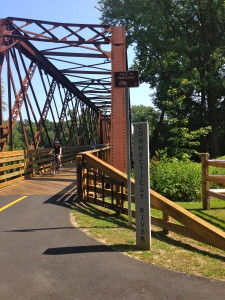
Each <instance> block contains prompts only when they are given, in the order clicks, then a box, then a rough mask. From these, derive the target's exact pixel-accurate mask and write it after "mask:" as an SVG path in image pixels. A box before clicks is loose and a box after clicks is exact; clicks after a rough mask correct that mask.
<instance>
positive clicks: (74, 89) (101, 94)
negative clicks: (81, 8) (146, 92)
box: [0, 17, 126, 170]
mask: <svg viewBox="0 0 225 300" xmlns="http://www.w3.org/2000/svg"><path fill="white" fill-rule="evenodd" d="M46 45H47V46H48V48H47V49H45V48H43V47H44V46H46ZM4 65H5V66H4ZM125 70H126V40H125V28H124V27H120V26H119V27H111V26H109V25H91V24H71V23H59V22H50V21H41V20H31V19H23V18H13V17H8V18H6V19H1V20H0V78H1V79H0V80H1V84H3V83H4V87H5V88H4V92H3V93H2V91H1V93H0V150H2V151H4V150H5V149H6V146H7V145H8V147H9V148H10V149H13V134H12V133H13V128H14V126H15V125H16V122H18V119H19V118H20V123H21V128H22V129H23V135H24V139H25V141H26V145H27V147H29V148H37V147H38V146H40V145H42V146H47V145H50V144H51V142H52V138H53V137H50V136H49V134H48V129H47V128H46V122H47V117H48V118H50V119H51V120H52V122H53V123H54V131H55V136H54V138H55V137H57V138H59V139H60V140H61V141H62V143H63V144H67V145H69V144H74V143H80V142H82V143H88V142H89V140H90V139H91V138H92V137H94V138H95V139H96V141H97V142H98V143H111V144H112V163H113V164H114V165H115V166H116V167H118V165H120V166H119V169H121V170H125V163H123V164H122V161H121V160H118V158H117V157H122V158H123V160H124V159H125V156H126V149H125V147H126V142H125V139H126V138H125V132H124V131H125V118H126V117H125V116H126V114H125V95H124V91H123V90H121V89H116V88H115V87H114V79H113V74H114V72H115V71H125ZM3 94H4V99H6V98H7V103H6V109H7V111H8V112H7V114H8V120H5V121H4V120H3V113H2V107H3ZM5 102H6V101H5ZM25 123H26V124H25ZM111 124H113V126H112V128H111ZM25 125H26V126H25ZM28 127H29V128H30V132H31V134H30V133H28V132H27V131H28V130H27V128H28ZM82 139H83V141H82ZM121 153H122V156H121ZM121 164H122V165H121Z"/></svg>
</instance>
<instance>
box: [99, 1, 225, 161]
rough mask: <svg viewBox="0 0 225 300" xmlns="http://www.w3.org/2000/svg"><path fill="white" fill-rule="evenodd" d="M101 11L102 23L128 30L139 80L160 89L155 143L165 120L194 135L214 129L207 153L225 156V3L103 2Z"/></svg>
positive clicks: (100, 4) (206, 148)
mask: <svg viewBox="0 0 225 300" xmlns="http://www.w3.org/2000/svg"><path fill="white" fill-rule="evenodd" d="M99 6H100V11H101V12H102V22H103V23H110V24H114V25H125V26H126V28H127V34H128V43H129V44H133V45H135V51H136V60H135V67H137V68H138V69H139V71H140V75H141V80H142V82H147V83H149V84H150V86H151V87H152V88H155V90H156V92H155V96H154V99H153V100H154V105H155V107H157V108H158V110H159V111H160V112H161V118H160V119H159V124H158V132H157V134H156V135H155V138H157V139H158V138H159V135H160V134H161V135H162V134H163V133H162V131H161V130H160V128H162V124H163V122H164V121H165V120H167V119H170V118H172V119H173V118H176V119H179V120H181V119H183V120H185V121H188V122H187V129H188V130H190V131H196V130H199V129H200V128H204V127H208V126H210V127H211V132H210V136H209V140H206V139H205V140H204V143H203V144H202V148H203V149H204V151H207V150H209V151H210V154H211V155H212V156H218V155H219V154H220V152H224V151H225V147H224V142H223V140H224V120H223V119H224V117H223V116H224V113H225V100H224V95H225V89H224V79H225V69H224V68H225V64H224V61H225V36H224V35H223V32H224V29H225V4H224V1H223V0H190V1H186V0H101V1H99ZM181 127H182V125H181Z"/></svg>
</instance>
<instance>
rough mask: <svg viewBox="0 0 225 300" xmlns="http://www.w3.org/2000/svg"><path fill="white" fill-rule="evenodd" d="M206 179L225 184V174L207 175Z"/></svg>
mask: <svg viewBox="0 0 225 300" xmlns="http://www.w3.org/2000/svg"><path fill="white" fill-rule="evenodd" d="M206 180H207V181H210V182H214V183H218V184H222V185H225V175H208V176H206Z"/></svg>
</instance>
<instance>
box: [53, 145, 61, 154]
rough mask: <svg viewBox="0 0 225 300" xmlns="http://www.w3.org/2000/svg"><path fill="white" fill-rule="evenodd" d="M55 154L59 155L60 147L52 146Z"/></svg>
mask: <svg viewBox="0 0 225 300" xmlns="http://www.w3.org/2000/svg"><path fill="white" fill-rule="evenodd" d="M53 149H54V152H55V154H60V149H62V146H61V145H60V144H59V145H58V146H53Z"/></svg>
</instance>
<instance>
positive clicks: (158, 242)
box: [72, 200, 225, 281]
mask: <svg viewBox="0 0 225 300" xmlns="http://www.w3.org/2000/svg"><path fill="white" fill-rule="evenodd" d="M179 205H181V206H182V207H184V208H186V209H188V210H189V211H191V212H192V213H194V214H196V215H198V216H200V217H202V218H203V219H205V220H206V221H208V222H210V223H211V224H213V225H215V226H217V227H219V228H220V229H222V230H223V231H225V213H224V211H225V202H224V201H221V200H213V201H212V202H211V207H212V209H211V210H209V211H203V210H202V204H201V203H200V202H195V203H187V202H185V203H179ZM72 213H73V217H72V218H73V221H74V222H75V224H76V226H78V227H79V228H81V229H82V230H84V231H85V232H87V233H88V234H89V235H91V236H92V237H94V238H96V239H97V240H100V241H102V242H103V243H106V244H108V245H109V246H110V247H112V248H113V249H114V250H116V251H119V252H122V253H124V254H128V255H130V256H132V257H134V258H137V259H140V260H143V261H145V262H147V263H150V264H154V265H157V266H160V267H163V268H167V269H171V270H175V271H180V272H185V273H189V274H195V275H200V276H205V277H209V278H213V279H217V280H224V281H225V252H224V251H222V250H219V249H216V248H213V247H211V246H208V245H205V244H202V243H199V242H197V241H193V240H191V239H188V238H185V237H182V236H179V235H177V234H174V233H170V234H169V236H165V235H163V234H162V232H161V229H160V228H157V227H155V226H153V228H152V229H153V230H152V249H151V251H138V250H137V249H136V247H135V224H134V225H133V228H132V229H131V228H129V227H128V226H127V217H126V216H123V215H122V216H116V214H115V212H113V211H111V210H109V209H106V208H104V207H99V206H96V205H93V204H87V203H86V204H84V203H74V208H73V210H72ZM156 213H157V212H156V211H154V210H152V214H153V215H155V214H156ZM134 221H135V220H134Z"/></svg>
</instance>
